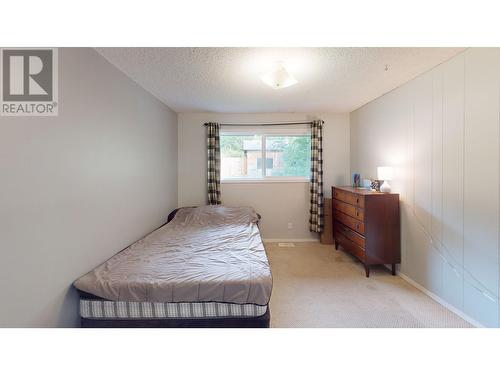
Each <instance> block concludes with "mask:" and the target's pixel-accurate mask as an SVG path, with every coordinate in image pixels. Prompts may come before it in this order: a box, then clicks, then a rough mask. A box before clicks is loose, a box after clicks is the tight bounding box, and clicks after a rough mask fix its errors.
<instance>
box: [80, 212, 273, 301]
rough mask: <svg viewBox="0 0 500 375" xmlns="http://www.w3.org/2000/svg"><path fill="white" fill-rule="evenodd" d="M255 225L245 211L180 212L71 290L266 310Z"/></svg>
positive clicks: (266, 286)
mask: <svg viewBox="0 0 500 375" xmlns="http://www.w3.org/2000/svg"><path fill="white" fill-rule="evenodd" d="M257 222H258V216H257V214H256V212H255V211H254V210H253V209H252V208H250V207H225V206H204V207H195V208H181V209H179V210H178V211H177V213H176V214H175V217H174V218H173V219H172V220H171V221H170V222H169V223H168V224H166V225H165V226H163V227H161V228H159V229H157V230H156V231H154V232H152V233H151V234H149V235H148V236H146V237H145V238H143V239H142V240H140V241H138V242H136V243H135V244H133V245H131V246H129V247H128V248H126V249H125V250H123V251H121V252H120V253H118V254H117V255H115V256H114V257H112V258H111V259H109V260H108V261H106V262H105V263H103V264H101V265H100V266H98V267H97V268H95V269H94V270H92V271H91V272H89V273H87V274H86V275H84V276H82V277H81V278H79V279H78V280H77V281H75V283H74V285H75V287H76V288H77V289H79V290H81V291H84V292H87V293H90V294H93V295H95V296H97V297H101V298H104V299H107V300H110V301H127V302H158V303H179V302H219V303H234V304H253V305H260V306H265V305H267V304H268V302H269V299H270V296H271V289H272V277H271V271H270V267H269V263H268V260H267V256H266V252H265V249H264V245H263V243H262V239H261V237H260V232H259V229H258V226H257Z"/></svg>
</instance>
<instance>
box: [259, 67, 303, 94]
mask: <svg viewBox="0 0 500 375" xmlns="http://www.w3.org/2000/svg"><path fill="white" fill-rule="evenodd" d="M260 79H261V80H262V81H263V82H264V83H265V84H266V85H269V86H271V87H272V88H273V89H276V90H277V89H283V88H285V87H290V86H293V85H295V84H296V83H297V82H298V81H297V80H296V79H295V78H294V77H293V76H292V75H291V74H290V73H288V70H286V68H285V65H284V64H283V63H282V62H281V61H278V62H276V63H274V66H273V68H272V69H271V70H270V71H269V72H267V73H265V74H262V75H261V76H260Z"/></svg>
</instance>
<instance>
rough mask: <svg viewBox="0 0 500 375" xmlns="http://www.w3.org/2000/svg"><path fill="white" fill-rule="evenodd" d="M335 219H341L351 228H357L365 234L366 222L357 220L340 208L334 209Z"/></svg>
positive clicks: (357, 230)
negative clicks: (339, 209)
mask: <svg viewBox="0 0 500 375" xmlns="http://www.w3.org/2000/svg"><path fill="white" fill-rule="evenodd" d="M334 216H335V220H337V221H340V222H341V223H342V224H344V225H346V226H348V227H349V228H350V229H352V230H355V231H356V232H358V233H359V234H365V223H363V222H362V221H359V220H356V219H355V218H353V217H350V216H348V215H346V214H344V213H342V212H340V211H338V210H335V211H334Z"/></svg>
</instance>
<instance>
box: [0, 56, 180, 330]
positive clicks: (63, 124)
mask: <svg viewBox="0 0 500 375" xmlns="http://www.w3.org/2000/svg"><path fill="white" fill-rule="evenodd" d="M176 205H177V115H176V114H175V113H174V112H173V111H171V110H170V109H169V108H167V107H166V106H165V105H164V104H162V103H161V102H159V101H158V100H157V99H155V98H154V97H153V96H152V95H150V94H149V93H147V92H146V91H145V90H143V89H142V88H140V87H139V86H138V85H137V84H135V83H134V82H132V81H131V80H130V79H129V78H127V77H126V76H125V75H124V74H123V73H121V72H120V71H119V70H117V69H116V68H115V67H114V66H112V65H111V64H109V63H108V62H107V61H106V60H105V59H104V58H103V57H101V56H100V55H99V54H97V53H96V52H95V51H94V50H93V49H90V48H78V49H67V48H62V49H59V116H58V117H52V118H51V117H46V118H42V117H24V118H20V117H18V118H13V117H10V118H9V117H0V258H1V261H0V301H2V302H1V303H0V326H1V327H57V326H64V327H71V326H75V325H76V324H77V317H78V314H77V309H78V300H77V296H76V293H75V292H74V290H72V288H71V283H72V282H73V280H75V279H76V278H77V277H79V276H80V275H82V274H84V273H85V272H87V271H89V270H90V269H92V268H93V267H95V266H97V265H98V264H99V263H101V262H103V261H104V260H106V259H107V258H109V257H110V256H112V255H113V254H115V253H116V252H118V251H119V250H121V249H123V248H124V247H126V246H128V245H129V244H131V243H133V242H134V241H136V240H138V239H139V238H141V237H143V236H144V235H145V234H147V233H149V232H150V231H151V230H153V229H155V228H156V227H158V226H159V225H161V224H162V223H163V222H164V221H165V218H166V216H167V215H168V213H169V211H170V210H171V209H173V208H174V207H175V206H176Z"/></svg>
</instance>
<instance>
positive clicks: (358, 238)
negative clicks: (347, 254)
mask: <svg viewBox="0 0 500 375" xmlns="http://www.w3.org/2000/svg"><path fill="white" fill-rule="evenodd" d="M334 226H335V230H336V231H338V232H339V233H340V234H341V235H343V236H344V237H346V238H347V239H349V240H351V241H352V242H354V243H355V244H356V245H358V246H360V247H362V248H363V249H364V248H365V237H364V236H362V235H360V234H359V233H358V232H355V231H353V230H352V229H351V228H349V227H347V226H345V225H344V224H342V223H341V222H339V221H336V222H335V223H334Z"/></svg>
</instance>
